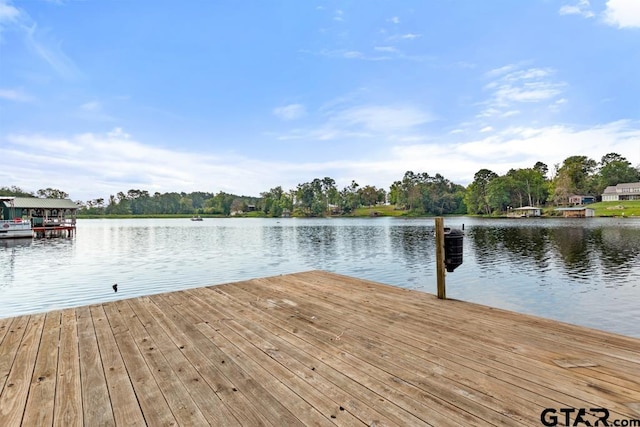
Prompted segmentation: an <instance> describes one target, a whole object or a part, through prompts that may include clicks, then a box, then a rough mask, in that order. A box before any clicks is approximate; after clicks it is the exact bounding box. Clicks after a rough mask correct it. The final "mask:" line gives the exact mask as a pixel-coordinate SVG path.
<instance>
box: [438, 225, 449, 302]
mask: <svg viewBox="0 0 640 427" xmlns="http://www.w3.org/2000/svg"><path fill="white" fill-rule="evenodd" d="M436 276H437V280H438V298H440V299H447V291H446V285H445V265H444V218H442V217H440V216H439V217H436Z"/></svg>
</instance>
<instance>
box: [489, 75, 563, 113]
mask: <svg viewBox="0 0 640 427" xmlns="http://www.w3.org/2000/svg"><path fill="white" fill-rule="evenodd" d="M519 67H520V65H517V64H511V65H506V66H504V67H500V68H497V69H493V70H490V71H489V72H487V73H486V74H485V76H487V77H489V78H494V79H495V80H492V81H490V82H489V83H487V84H486V85H485V86H484V89H485V91H489V92H490V93H491V95H490V97H489V99H488V100H487V101H485V102H484V103H483V104H484V105H485V108H484V110H483V111H481V112H480V113H479V114H478V117H485V118H486V117H503V118H504V117H509V116H512V115H515V114H519V113H520V110H519V109H517V108H514V106H516V105H520V106H521V105H522V104H535V103H540V102H543V101H549V100H552V99H554V98H556V97H557V96H559V95H560V94H562V92H563V90H564V88H565V86H566V84H565V83H564V82H559V81H556V80H555V79H554V77H555V71H554V70H553V69H551V68H527V69H519Z"/></svg>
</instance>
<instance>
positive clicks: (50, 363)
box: [23, 311, 62, 426]
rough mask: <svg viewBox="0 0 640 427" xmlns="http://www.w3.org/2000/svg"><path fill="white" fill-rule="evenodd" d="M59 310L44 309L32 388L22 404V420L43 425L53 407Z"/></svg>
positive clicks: (56, 371)
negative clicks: (42, 327)
mask: <svg viewBox="0 0 640 427" xmlns="http://www.w3.org/2000/svg"><path fill="white" fill-rule="evenodd" d="M61 319H62V313H61V312H60V311H52V312H49V313H47V315H46V318H45V321H44V329H43V331H42V338H41V340H40V348H39V350H38V356H37V358H36V364H35V369H34V371H33V377H32V379H31V389H30V391H29V398H28V400H27V406H26V408H25V413H24V418H23V424H24V425H26V426H46V425H52V424H53V411H54V402H55V392H56V383H57V379H58V378H57V374H58V348H59V347H58V343H59V340H60V322H61Z"/></svg>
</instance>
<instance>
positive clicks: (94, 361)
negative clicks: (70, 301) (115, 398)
mask: <svg viewBox="0 0 640 427" xmlns="http://www.w3.org/2000/svg"><path fill="white" fill-rule="evenodd" d="M76 316H77V319H78V348H79V352H80V378H81V383H82V401H83V403H84V404H83V405H82V410H83V417H84V424H85V425H88V426H105V427H108V426H113V425H115V419H114V417H113V410H112V408H111V399H109V390H108V388H107V378H106V377H105V372H104V368H103V365H102V359H101V358H100V350H99V349H98V341H97V339H96V330H95V328H94V327H93V319H92V317H91V310H90V309H89V307H80V308H77V309H76Z"/></svg>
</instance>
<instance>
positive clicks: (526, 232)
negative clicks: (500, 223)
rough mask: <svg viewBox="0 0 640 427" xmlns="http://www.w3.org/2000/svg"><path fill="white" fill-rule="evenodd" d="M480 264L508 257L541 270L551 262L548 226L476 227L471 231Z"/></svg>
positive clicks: (469, 233) (495, 261)
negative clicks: (545, 227)
mask: <svg viewBox="0 0 640 427" xmlns="http://www.w3.org/2000/svg"><path fill="white" fill-rule="evenodd" d="M467 234H468V236H469V237H470V238H471V240H472V242H473V246H474V251H475V254H476V259H477V262H478V264H480V265H495V264H501V263H503V262H504V258H505V257H509V258H511V259H513V260H514V262H515V263H516V264H518V265H519V264H521V263H522V262H525V263H529V264H531V266H532V267H535V268H537V269H547V268H548V265H549V255H548V242H549V235H548V230H547V229H539V228H532V227H527V228H517V227H473V228H471V229H470V230H469V231H468V233H467Z"/></svg>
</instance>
